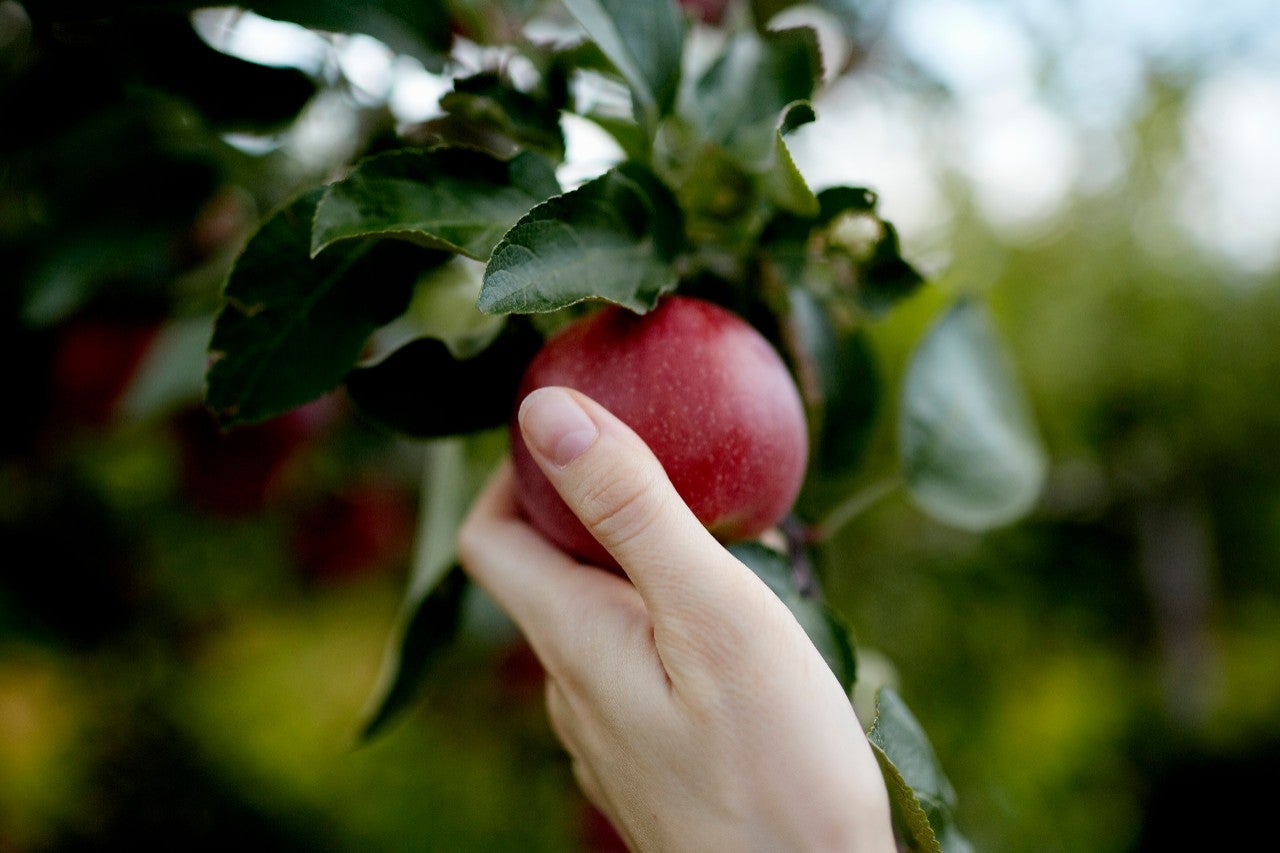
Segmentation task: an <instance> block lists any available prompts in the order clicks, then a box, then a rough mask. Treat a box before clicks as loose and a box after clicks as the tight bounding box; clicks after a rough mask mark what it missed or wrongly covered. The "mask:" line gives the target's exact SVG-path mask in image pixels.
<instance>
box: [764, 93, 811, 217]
mask: <svg viewBox="0 0 1280 853" xmlns="http://www.w3.org/2000/svg"><path fill="white" fill-rule="evenodd" d="M815 118H817V116H816V115H815V113H814V111H813V105H812V104H810V103H809V102H808V101H794V102H792V103H790V104H788V105H787V106H785V107H783V109H782V113H781V114H780V115H779V116H778V123H777V125H776V128H775V131H774V135H773V140H774V141H773V152H772V155H773V156H772V157H771V159H770V161H769V163H768V165H767V167H766V171H765V173H764V192H765V196H766V197H767V198H769V199H770V200H771V201H773V203H774V204H776V205H778V207H780V208H782V209H783V210H789V211H792V212H793V213H799V214H801V215H805V216H813V215H815V214H817V213H818V212H819V211H820V209H821V208H820V206H819V204H818V199H817V197H816V196H814V194H813V190H811V189H809V184H808V183H807V182H806V181H805V179H804V176H803V175H801V174H800V170H799V169H797V168H796V163H795V160H793V159H791V151H790V149H788V148H787V143H786V140H785V139H784V137H785V136H786V135H787V134H789V133H791V132H792V131H793V130H795V129H796V128H797V127H801V126H802V125H806V124H808V123H809V122H811V121H813V120H814V119H815Z"/></svg>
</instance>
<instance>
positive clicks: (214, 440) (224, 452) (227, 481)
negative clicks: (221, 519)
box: [173, 395, 339, 517]
mask: <svg viewBox="0 0 1280 853" xmlns="http://www.w3.org/2000/svg"><path fill="white" fill-rule="evenodd" d="M338 405H339V403H338V398H337V397H335V396H334V395H329V396H327V397H321V398H320V399H319V400H315V401H313V402H311V403H308V404H306V405H305V406H300V407H298V408H296V409H293V410H292V411H289V412H286V413H285V414H283V415H280V416H279V417H276V418H273V419H271V420H269V421H264V422H262V423H258V424H249V425H247V426H238V427H234V428H232V429H230V430H228V431H226V432H224V431H222V430H220V429H219V428H218V424H217V422H216V421H215V420H214V417H213V415H212V414H210V413H209V411H208V410H207V409H206V408H204V407H203V406H193V407H191V408H189V409H186V410H184V411H182V412H179V413H178V414H177V415H176V416H175V417H174V420H173V428H174V431H175V432H176V434H177V437H178V443H179V446H180V448H181V453H182V488H183V492H184V493H185V495H186V497H187V499H188V500H189V501H190V502H191V503H192V504H193V505H194V506H195V507H196V508H198V509H200V510H202V511H203V512H206V513H209V514H212V515H220V516H226V517H235V516H245V515H251V514H253V513H255V512H257V511H258V510H260V509H262V507H263V506H264V505H266V503H267V502H268V500H269V498H270V497H271V495H272V494H273V492H275V491H276V490H277V488H278V486H279V484H280V482H281V480H282V479H283V476H284V474H285V472H286V471H287V470H288V468H289V466H290V465H291V464H292V463H293V462H294V461H295V460H296V459H297V458H298V457H299V456H300V455H301V454H302V452H303V451H304V450H305V449H306V448H307V447H308V446H309V445H310V444H311V443H312V442H313V441H314V440H315V439H316V438H317V437H318V436H319V435H320V434H321V433H322V432H323V431H325V430H326V429H328V428H329V426H330V425H331V424H332V423H333V421H334V420H336V418H337V415H338Z"/></svg>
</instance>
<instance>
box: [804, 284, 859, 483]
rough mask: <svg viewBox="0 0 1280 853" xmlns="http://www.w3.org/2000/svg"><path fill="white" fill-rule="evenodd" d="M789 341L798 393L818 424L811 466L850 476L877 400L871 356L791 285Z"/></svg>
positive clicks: (854, 331) (850, 332) (824, 310)
mask: <svg viewBox="0 0 1280 853" xmlns="http://www.w3.org/2000/svg"><path fill="white" fill-rule="evenodd" d="M789 293H790V311H789V313H788V316H787V329H788V340H789V344H790V347H789V348H790V349H791V351H792V353H793V357H794V359H795V361H796V367H797V372H798V374H799V376H800V380H801V382H800V385H801V390H802V392H803V394H804V397H805V400H806V403H807V404H808V406H809V409H810V412H811V414H810V422H811V423H815V424H816V425H817V430H816V432H817V435H816V441H815V443H814V444H815V447H814V453H813V460H812V464H813V465H814V466H816V467H817V469H818V470H819V471H820V472H821V473H822V474H823V475H824V476H825V475H837V476H838V475H840V474H843V473H849V472H851V471H853V469H854V468H855V467H856V466H857V464H858V462H860V461H861V459H862V454H863V451H864V450H865V449H866V446H867V443H868V441H869V440H870V438H871V433H872V429H873V427H874V426H875V419H876V414H877V412H878V411H879V408H880V401H881V397H882V389H881V380H880V374H879V371H878V370H877V368H876V364H875V355H874V354H873V351H872V349H871V345H870V343H869V342H868V341H867V337H866V335H865V334H864V333H863V332H862V331H861V330H860V329H839V328H837V326H836V324H835V323H833V322H832V320H831V318H830V316H829V315H828V308H827V307H826V306H825V305H824V304H823V303H822V301H821V300H819V299H818V298H817V297H816V296H815V295H814V294H813V293H811V292H809V291H808V290H806V289H804V288H802V287H792V288H790V290H789Z"/></svg>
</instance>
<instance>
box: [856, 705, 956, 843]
mask: <svg viewBox="0 0 1280 853" xmlns="http://www.w3.org/2000/svg"><path fill="white" fill-rule="evenodd" d="M867 738H868V740H870V741H871V745H872V748H873V750H874V752H875V754H876V760H877V761H878V762H879V763H880V768H881V771H882V772H883V773H884V776H885V783H886V786H887V787H888V789H889V800H890V804H891V806H892V809H893V813H894V818H895V822H896V823H897V825H898V826H897V829H898V832H899V834H900V835H902V836H903V838H902V840H903V841H904V842H905V843H906V845H907V849H908V850H929V851H937V853H969V851H971V850H972V847H971V845H970V844H969V842H968V841H967V840H965V838H964V837H963V836H961V835H960V833H959V831H958V830H957V829H956V827H955V822H954V819H953V817H952V813H953V812H954V810H955V806H956V792H955V789H954V788H953V787H952V786H951V782H950V781H948V779H947V777H946V776H945V775H944V774H943V772H942V769H941V767H940V766H939V764H938V757H937V755H936V754H935V753H934V751H933V745H932V744H930V743H929V738H928V736H927V735H926V734H925V732H924V729H923V728H921V726H920V723H919V722H918V721H917V720H916V718H915V717H914V716H913V715H912V713H911V711H910V710H909V709H908V708H907V705H906V703H905V702H903V701H902V698H901V697H900V696H898V694H897V693H895V692H894V691H893V690H892V689H890V688H888V687H883V688H881V689H880V691H879V693H878V694H877V696H876V719H875V722H873V723H872V725H871V731H869V732H868V733H867Z"/></svg>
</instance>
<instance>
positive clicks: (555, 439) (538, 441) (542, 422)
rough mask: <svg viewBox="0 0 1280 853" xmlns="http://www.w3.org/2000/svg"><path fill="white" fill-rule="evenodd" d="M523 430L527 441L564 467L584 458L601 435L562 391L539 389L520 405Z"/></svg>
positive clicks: (594, 424) (570, 397) (589, 418)
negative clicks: (586, 451) (587, 450)
mask: <svg viewBox="0 0 1280 853" xmlns="http://www.w3.org/2000/svg"><path fill="white" fill-rule="evenodd" d="M519 419H520V427H521V429H523V430H524V437H525V440H526V441H528V442H529V444H531V445H533V448H534V449H535V450H537V451H538V453H540V454H542V456H544V457H545V458H546V459H548V460H549V461H550V462H551V464H552V465H555V466H557V467H563V466H565V465H568V464H569V463H570V462H572V461H573V460H575V459H577V458H578V457H579V456H581V455H582V452H583V451H584V450H586V449H587V448H588V447H590V446H591V442H593V441H595V440H596V436H597V435H599V434H600V428H599V427H597V426H596V422H595V421H593V420H591V416H590V415H588V414H587V413H586V411H584V410H583V408H582V407H581V406H579V405H578V401H577V400H575V399H574V398H573V395H572V394H570V393H569V392H568V391H565V390H564V389H563V388H539V389H538V390H536V391H534V392H532V393H531V394H529V396H527V397H525V398H524V402H523V403H521V404H520V415H519Z"/></svg>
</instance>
